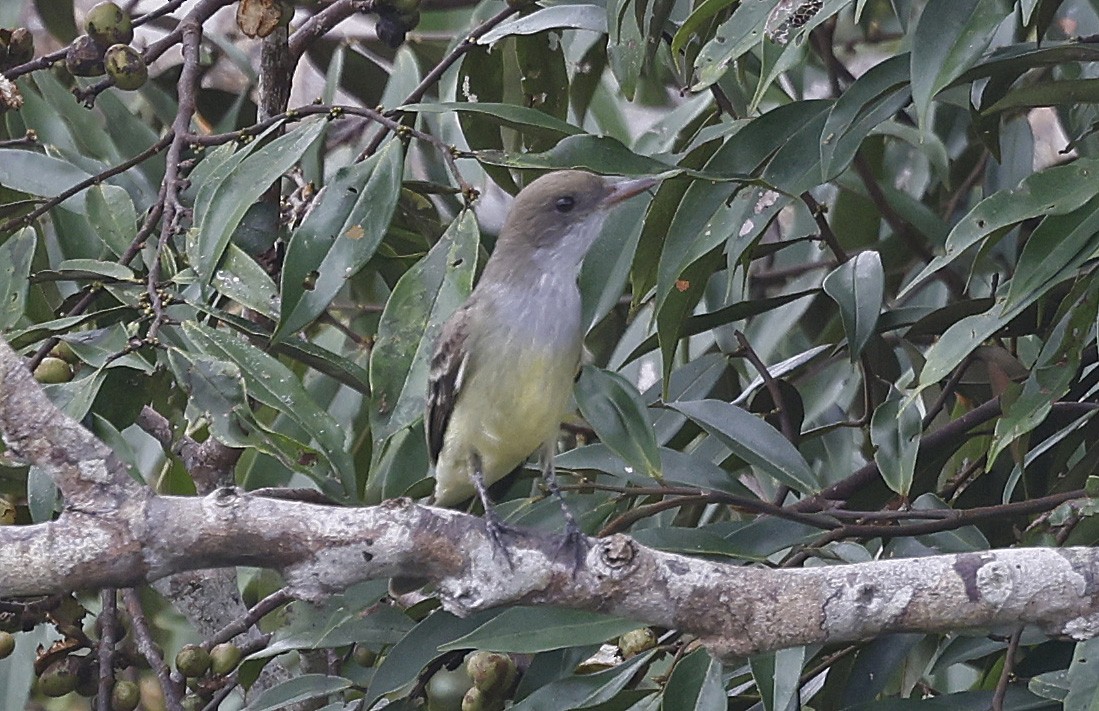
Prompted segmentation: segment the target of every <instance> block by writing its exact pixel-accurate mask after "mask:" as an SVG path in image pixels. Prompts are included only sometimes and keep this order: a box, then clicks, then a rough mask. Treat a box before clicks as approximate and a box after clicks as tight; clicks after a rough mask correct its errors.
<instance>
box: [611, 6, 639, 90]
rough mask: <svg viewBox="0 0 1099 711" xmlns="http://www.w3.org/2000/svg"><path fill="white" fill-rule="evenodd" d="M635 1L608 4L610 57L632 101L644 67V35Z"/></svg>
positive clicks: (612, 70)
mask: <svg viewBox="0 0 1099 711" xmlns="http://www.w3.org/2000/svg"><path fill="white" fill-rule="evenodd" d="M637 10H638V2H637V1H636V0H611V2H608V3H607V59H608V60H609V63H610V67H611V73H612V74H613V75H614V78H615V80H617V81H618V86H619V89H620V90H621V91H622V95H623V96H625V97H626V99H627V100H628V101H633V99H634V94H635V93H636V91H637V84H638V81H639V80H640V79H641V72H642V69H644V66H645V35H644V33H643V32H642V31H641V25H640V22H639V18H638V12H637Z"/></svg>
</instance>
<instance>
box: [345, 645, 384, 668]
mask: <svg viewBox="0 0 1099 711" xmlns="http://www.w3.org/2000/svg"><path fill="white" fill-rule="evenodd" d="M351 658H352V659H354V660H355V663H356V664H358V665H359V666H360V667H363V668H370V667H372V666H374V664H375V663H376V662H377V661H378V653H377V652H375V651H374V650H373V649H371V648H370V647H367V646H366V645H365V644H356V645H355V648H354V649H352V650H351Z"/></svg>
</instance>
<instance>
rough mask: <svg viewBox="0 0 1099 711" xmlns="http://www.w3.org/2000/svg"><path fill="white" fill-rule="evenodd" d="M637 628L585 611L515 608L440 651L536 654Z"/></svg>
mask: <svg viewBox="0 0 1099 711" xmlns="http://www.w3.org/2000/svg"><path fill="white" fill-rule="evenodd" d="M634 629H637V622H635V621H632V620H627V619H623V618H621V617H614V616H611V615H604V614H600V613H597V612H588V611H586V610H567V609H558V608H549V607H513V608H510V609H507V610H504V611H503V612H501V613H500V614H499V615H497V616H496V617H494V618H493V619H491V620H489V621H488V622H486V623H485V624H483V625H481V626H480V627H478V628H477V629H475V630H473V631H472V632H470V633H468V634H466V635H464V636H462V637H459V638H457V639H455V640H454V641H452V642H448V643H446V644H442V645H439V651H441V652H446V651H449V650H453V649H487V650H490V651H493V652H514V653H519V654H536V653H538V652H545V651H549V650H551V649H561V648H563V647H572V646H576V645H584V644H599V643H602V642H606V641H607V640H609V639H614V638H616V637H618V636H619V635H621V634H624V633H626V632H629V631H630V630H634Z"/></svg>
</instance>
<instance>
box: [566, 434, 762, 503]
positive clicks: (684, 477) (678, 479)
mask: <svg viewBox="0 0 1099 711" xmlns="http://www.w3.org/2000/svg"><path fill="white" fill-rule="evenodd" d="M554 464H555V465H556V466H557V468H558V469H564V470H566V471H568V470H572V471H583V470H585V469H587V470H595V471H600V472H606V473H607V474H610V475H611V476H616V477H621V478H623V479H625V480H626V481H629V482H631V483H634V484H638V485H641V486H652V485H653V483H654V482H655V481H656V480H654V479H653V478H652V477H650V476H647V475H645V474H644V472H640V471H638V470H637V469H635V468H633V467H631V466H630V465H628V464H627V463H626V460H624V459H622V458H621V457H620V456H618V455H617V454H615V453H614V451H613V450H612V449H611V448H610V447H608V446H607V445H605V444H602V443H596V444H589V445H587V446H585V447H577V448H576V449H570V450H569V451H567V452H563V453H562V454H559V455H557V457H556V458H555V459H554ZM660 473H661V478H660V480H659V482H660V483H663V484H666V485H668V486H679V485H682V486H690V487H696V488H698V489H701V490H703V491H719V492H724V493H726V494H732V495H734V496H744V497H747V498H750V499H751V498H756V496H755V495H754V494H753V493H752V492H751V491H750V490H749V489H748V487H746V486H744V484H741V483H740V481H738V480H737V478H736V477H735V476H734V475H733V474H731V473H730V472H727V471H725V470H724V469H722V468H721V467H719V466H718V465H716V464H714V463H713V462H711V461H709V460H707V459H704V458H702V457H701V456H698V455H695V454H688V453H685V452H680V451H678V450H675V449H669V448H667V447H661V448H660Z"/></svg>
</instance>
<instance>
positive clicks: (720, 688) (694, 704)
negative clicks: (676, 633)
mask: <svg viewBox="0 0 1099 711" xmlns="http://www.w3.org/2000/svg"><path fill="white" fill-rule="evenodd" d="M726 703H727V701H726V696H725V687H724V685H723V684H722V682H721V662H719V661H717V660H716V659H714V658H713V657H711V656H710V654H709V653H708V652H707V651H706V650H705V649H696V650H695V651H693V652H691V653H690V654H688V655H686V656H685V657H683V658H682V659H680V660H679V662H678V663H677V664H676V665H675V667H674V668H673V669H672V673H671V675H670V676H669V677H668V684H667V685H666V686H665V687H664V699H663V702H662V703H661V709H663V710H666V711H691V709H695V710H696V711H708V709H716V708H720V707H721V706H722V705H724V704H726Z"/></svg>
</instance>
